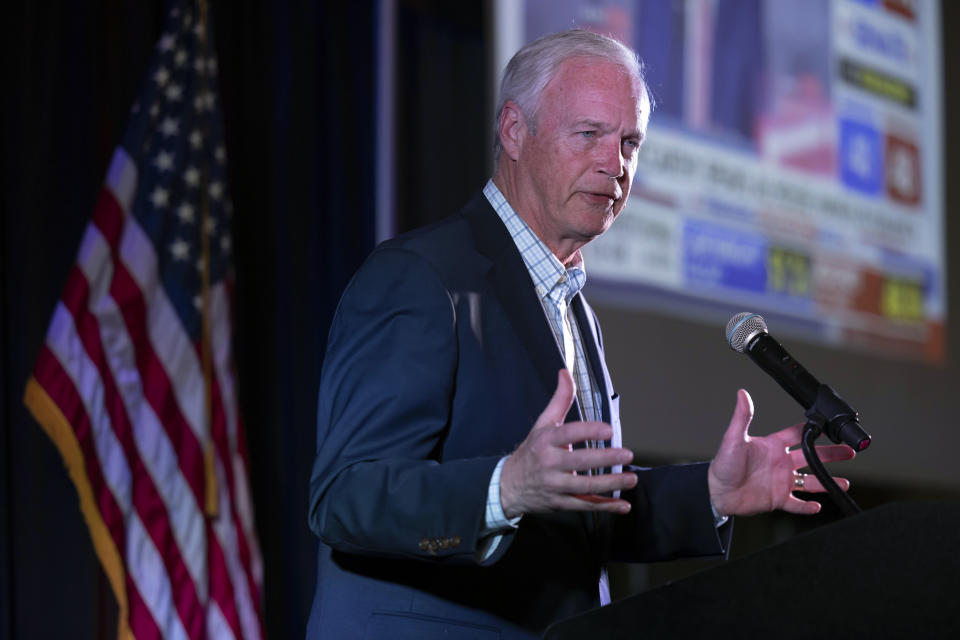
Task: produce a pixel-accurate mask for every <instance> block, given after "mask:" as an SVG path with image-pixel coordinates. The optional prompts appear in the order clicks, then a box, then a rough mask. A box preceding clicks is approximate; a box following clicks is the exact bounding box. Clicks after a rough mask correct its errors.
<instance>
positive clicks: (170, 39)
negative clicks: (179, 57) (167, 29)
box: [157, 33, 177, 53]
mask: <svg viewBox="0 0 960 640" xmlns="http://www.w3.org/2000/svg"><path fill="white" fill-rule="evenodd" d="M176 43H177V38H176V36H175V35H174V34H172V33H165V34H163V36H161V37H160V42H158V43H157V48H158V49H159V50H160V51H163V52H164V53H166V52H167V51H170V50H171V49H173V46H174V45H175V44H176Z"/></svg>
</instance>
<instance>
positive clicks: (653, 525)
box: [609, 462, 733, 562]
mask: <svg viewBox="0 0 960 640" xmlns="http://www.w3.org/2000/svg"><path fill="white" fill-rule="evenodd" d="M708 466H709V465H708V463H706V462H699V463H694V464H675V465H666V466H663V467H654V468H644V467H630V470H631V471H633V472H635V473H636V474H637V478H638V482H637V486H636V487H635V488H634V489H632V490H630V491H625V492H623V497H624V498H625V499H627V500H629V501H630V505H631V509H630V513H628V514H626V515H623V516H617V517H616V519H615V520H614V525H613V538H612V544H611V546H610V558H609V559H610V560H612V561H616V562H659V561H662V560H671V559H673V558H685V557H693V556H709V555H724V554H726V553H728V550H729V543H730V536H731V534H732V530H733V522H732V518H730V519H728V521H727V522H726V523H725V524H723V525H722V526H720V527H717V524H716V520H715V518H714V515H713V509H711V508H710V494H709V491H708V489H707V467H708Z"/></svg>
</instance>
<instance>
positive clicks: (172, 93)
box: [164, 84, 183, 102]
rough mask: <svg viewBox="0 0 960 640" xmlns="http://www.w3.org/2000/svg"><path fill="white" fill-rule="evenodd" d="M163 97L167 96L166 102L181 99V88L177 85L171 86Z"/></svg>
mask: <svg viewBox="0 0 960 640" xmlns="http://www.w3.org/2000/svg"><path fill="white" fill-rule="evenodd" d="M164 95H166V96H167V100H169V101H171V102H176V101H178V100H179V99H180V98H182V97H183V87H181V86H180V85H178V84H171V85H170V86H169V87H167V90H166V91H164Z"/></svg>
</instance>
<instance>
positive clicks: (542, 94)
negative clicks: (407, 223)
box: [307, 30, 853, 639]
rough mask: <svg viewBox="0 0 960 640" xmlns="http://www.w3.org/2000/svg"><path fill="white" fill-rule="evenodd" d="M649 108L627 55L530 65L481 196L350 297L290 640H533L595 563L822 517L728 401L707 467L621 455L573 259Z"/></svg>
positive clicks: (614, 199)
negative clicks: (733, 528)
mask: <svg viewBox="0 0 960 640" xmlns="http://www.w3.org/2000/svg"><path fill="white" fill-rule="evenodd" d="M650 109H651V101H650V97H649V93H648V91H647V88H646V86H645V84H644V80H643V75H642V70H641V66H640V63H639V61H638V59H637V57H636V55H635V54H634V53H633V52H632V51H630V50H629V49H628V48H626V47H625V46H624V45H622V44H621V43H619V42H617V41H615V40H612V39H610V38H606V37H603V36H599V35H596V34H594V33H591V32H588V31H583V30H572V31H566V32H562V33H557V34H552V35H548V36H545V37H543V38H541V39H539V40H537V41H535V42H533V43H531V44H529V45H527V46H526V47H524V48H523V49H522V50H520V51H519V52H518V53H517V54H516V55H515V56H514V57H513V59H512V60H511V61H510V63H509V64H508V66H507V68H506V70H505V72H504V78H503V82H502V85H501V90H500V97H499V108H498V119H497V126H496V142H495V145H496V152H497V155H496V167H495V172H494V176H493V178H492V179H491V180H490V181H489V182H488V183H487V184H486V186H485V187H484V188H483V191H482V193H480V194H478V195H477V196H476V197H475V198H474V199H473V201H471V202H470V203H469V204H467V205H466V206H465V207H464V208H463V209H462V210H461V211H460V212H459V213H457V214H456V215H454V216H452V217H450V218H448V219H447V220H445V221H443V222H441V223H439V224H436V225H433V226H431V227H427V228H424V229H421V230H418V231H414V232H412V233H409V234H406V235H403V236H400V237H398V238H395V239H393V240H390V241H388V242H385V243H383V244H382V245H380V246H379V247H378V248H377V249H376V250H375V251H374V252H373V253H372V254H371V256H370V257H369V258H368V259H367V261H366V262H365V264H364V265H363V266H362V267H361V268H360V270H359V271H358V272H357V274H356V275H355V277H354V278H353V280H352V281H351V283H350V285H349V286H348V287H347V289H346V291H345V293H344V294H343V298H342V299H341V302H340V306H339V308H338V310H337V314H336V317H335V318H334V321H333V325H332V328H331V331H330V336H329V341H328V350H327V354H326V358H325V360H324V364H323V374H322V378H321V383H320V393H319V406H318V419H317V431H318V432H317V454H316V460H315V462H314V466H313V473H312V478H311V482H310V510H309V522H310V526H311V528H312V529H313V531H314V532H315V533H316V534H317V536H318V537H319V538H320V552H319V564H318V568H317V589H316V594H315V597H314V601H313V606H312V610H311V614H310V621H309V623H308V629H307V635H308V637H310V638H417V639H423V638H441V637H442V638H535V637H539V636H540V635H541V634H542V632H543V630H544V629H545V628H546V627H547V626H548V625H549V624H550V623H552V622H554V621H556V620H559V619H562V618H566V617H570V616H573V615H575V614H577V613H581V612H583V611H586V610H588V609H590V608H593V607H596V606H599V605H601V604H604V603H606V602H608V601H609V587H608V584H607V578H606V573H605V571H604V565H605V564H606V563H607V562H613V561H616V562H624V561H627V562H650V561H659V560H665V559H670V558H675V557H683V556H694V555H711V554H713V555H719V554H724V553H725V552H726V549H727V543H728V540H729V536H730V520H729V517H730V516H733V515H746V514H751V513H757V512H761V511H768V510H771V509H783V510H786V511H791V512H794V513H816V512H817V511H818V510H819V504H817V503H816V502H806V501H802V500H799V499H798V498H796V497H795V496H794V495H793V493H792V491H793V490H795V489H797V488H798V487H800V486H803V483H804V482H805V486H803V489H804V490H805V491H822V490H823V488H822V487H821V486H820V484H819V483H818V482H817V480H816V479H815V478H813V477H810V478H809V479H806V480H804V479H805V478H806V476H803V475H798V474H797V469H799V468H801V467H803V466H804V465H805V462H804V459H803V455H802V453H801V452H800V451H792V452H791V451H789V450H788V448H789V447H791V446H793V445H796V444H797V443H798V442H799V440H800V429H801V427H800V425H796V426H793V427H788V428H786V429H783V430H781V431H778V432H776V433H774V434H772V435H770V436H766V437H761V438H754V437H750V436H748V435H747V427H748V425H749V422H750V419H751V417H752V413H753V411H752V403H751V400H750V397H749V395H748V394H747V393H746V392H745V391H742V390H741V391H740V392H739V393H738V395H737V399H736V408H735V410H734V413H733V417H732V419H731V420H730V423H729V427H728V428H727V430H726V433H725V434H724V435H723V438H722V442H721V445H720V448H719V450H718V452H717V454H716V456H715V457H714V459H713V460H712V461H711V462H709V463H700V464H689V465H671V466H665V467H659V468H652V469H646V468H638V467H633V466H630V462H631V460H632V453H631V452H630V450H628V449H625V448H623V447H622V446H621V442H622V440H621V426H620V425H621V422H620V414H619V406H618V400H619V396H618V394H617V392H616V388H615V387H614V385H613V383H612V381H611V377H610V373H609V372H608V370H607V366H606V363H605V361H604V346H605V345H604V344H603V340H602V336H601V332H600V327H599V325H598V323H597V318H596V316H595V315H594V313H593V311H592V309H591V308H590V306H589V305H588V304H587V302H586V300H584V297H583V295H582V294H581V293H580V289H581V287H582V286H583V284H584V281H585V278H586V275H585V274H586V272H585V265H584V263H583V259H582V257H581V254H580V249H581V248H582V247H583V246H584V245H585V244H587V243H588V242H590V241H591V240H593V239H594V238H596V237H597V236H599V235H600V234H602V233H604V232H605V231H606V230H607V229H608V228H609V227H610V225H611V224H612V223H613V222H614V220H615V218H616V217H617V215H618V214H619V213H620V212H621V211H622V210H623V207H624V205H625V204H626V201H627V197H628V196H629V194H630V186H631V183H632V181H633V176H634V172H635V171H636V167H637V153H638V151H639V148H640V145H641V144H642V142H643V139H644V135H645V133H646V128H647V122H648V120H649V117H650ZM461 152H469V151H468V150H461ZM627 346H629V345H620V346H619V348H625V347H627ZM642 356H643V354H642V353H638V354H637V357H642ZM637 428H642V425H638V426H637ZM852 456H853V451H852V450H851V449H850V448H849V447H846V446H842V445H841V446H827V447H822V448H821V449H820V457H821V459H822V460H824V461H831V460H840V459H846V458H850V457H852ZM840 483H841V486H844V487H846V486H847V483H846V481H844V480H840Z"/></svg>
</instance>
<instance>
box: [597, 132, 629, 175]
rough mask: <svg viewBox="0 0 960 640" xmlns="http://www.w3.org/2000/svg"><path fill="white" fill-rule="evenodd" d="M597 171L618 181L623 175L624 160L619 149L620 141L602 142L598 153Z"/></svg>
mask: <svg viewBox="0 0 960 640" xmlns="http://www.w3.org/2000/svg"><path fill="white" fill-rule="evenodd" d="M598 153H599V154H600V157H599V158H598V167H597V170H598V171H599V172H600V173H603V174H605V175H607V176H608V177H610V178H614V179H619V178H620V177H621V176H622V175H623V166H624V158H623V153H622V149H621V148H620V140H619V139H617V140H613V141H610V142H604V144H602V145H600V149H599V151H598Z"/></svg>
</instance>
